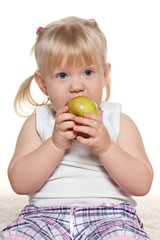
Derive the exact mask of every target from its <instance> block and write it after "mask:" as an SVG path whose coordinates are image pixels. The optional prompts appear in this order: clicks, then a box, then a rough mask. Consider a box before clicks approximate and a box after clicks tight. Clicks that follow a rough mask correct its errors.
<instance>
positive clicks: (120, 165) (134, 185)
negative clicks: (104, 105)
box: [100, 114, 153, 196]
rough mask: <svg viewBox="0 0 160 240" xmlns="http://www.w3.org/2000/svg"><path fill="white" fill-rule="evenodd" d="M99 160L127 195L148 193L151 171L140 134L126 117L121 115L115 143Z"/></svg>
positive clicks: (151, 177)
mask: <svg viewBox="0 0 160 240" xmlns="http://www.w3.org/2000/svg"><path fill="white" fill-rule="evenodd" d="M100 160H101V162H102V164H103V165H104V167H105V169H106V170H107V171H108V173H109V174H110V175H111V176H112V178H113V179H114V181H115V182H116V183H117V184H118V185H119V186H120V187H121V188H122V189H124V190H125V191H126V192H128V193H129V194H131V195H135V196H143V195H145V194H147V193H148V192H149V190H150V188H151V184H152V180H153V169H152V166H151V164H150V162H149V159H148V157H147V155H146V152H145V149H144V145H143V142H142V138H141V136H140V133H139V131H138V129H137V127H136V125H135V123H134V122H133V121H132V120H131V119H130V118H129V117H128V116H127V115H125V114H121V126H120V135H119V138H118V141H117V143H113V142H112V143H111V145H110V148H109V149H108V151H106V152H105V153H104V154H102V155H100Z"/></svg>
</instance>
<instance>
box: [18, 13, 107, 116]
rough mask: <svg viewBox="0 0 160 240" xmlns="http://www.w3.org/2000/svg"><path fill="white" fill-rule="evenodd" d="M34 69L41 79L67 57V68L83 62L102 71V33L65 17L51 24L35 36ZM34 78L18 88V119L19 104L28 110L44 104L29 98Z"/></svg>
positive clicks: (104, 50)
mask: <svg viewBox="0 0 160 240" xmlns="http://www.w3.org/2000/svg"><path fill="white" fill-rule="evenodd" d="M32 53H34V55H35V59H36V62H37V66H38V69H39V71H40V72H41V75H42V77H43V78H44V79H45V76H46V75H47V74H48V73H50V72H51V71H52V70H53V69H54V68H55V67H56V66H57V65H59V64H60V63H61V62H62V60H63V57H64V55H65V54H66V53H67V55H68V59H67V64H69V65H70V64H72V63H73V62H74V61H76V63H81V62H82V61H83V60H85V61H86V62H88V63H95V62H96V63H97V64H101V66H102V67H103V69H104V70H105V68H106V62H107V42H106V38H105V36H104V34H103V32H102V31H101V30H100V28H99V26H98V24H97V23H96V21H93V20H85V19H81V18H77V17H67V18H64V19H61V20H59V21H55V22H52V23H50V24H49V25H47V26H46V27H44V28H42V29H41V30H40V31H39V33H38V34H37V39H36V42H35V44H34V46H33V48H32ZM33 79H34V75H33V76H31V77H29V78H27V79H26V80H25V81H24V82H23V83H22V84H21V86H20V88H19V90H18V92H17V95H16V97H15V101H14V108H15V111H16V113H17V114H19V115H21V114H20V113H21V112H24V111H23V103H25V104H27V103H29V104H31V105H32V106H41V105H44V104H46V103H47V100H44V101H43V102H42V103H40V104H39V103H37V102H36V101H35V100H34V99H33V97H32V95H31V83H32V80H33ZM110 84H111V82H110V78H109V79H108V84H107V86H106V93H107V97H106V100H108V99H109V97H110Z"/></svg>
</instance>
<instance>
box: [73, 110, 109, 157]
mask: <svg viewBox="0 0 160 240" xmlns="http://www.w3.org/2000/svg"><path fill="white" fill-rule="evenodd" d="M102 114H103V111H102V110H100V111H99V115H95V114H92V113H85V114H84V117H75V119H74V121H75V122H76V123H78V125H76V126H74V127H73V130H74V131H75V132H79V133H82V134H87V135H88V136H89V137H88V138H85V137H82V136H77V140H78V141H79V142H80V143H82V144H84V145H87V146H89V147H90V148H91V151H92V152H93V153H95V154H97V155H101V154H103V153H105V152H106V151H108V149H109V147H110V144H111V139H110V135H109V133H108V131H107V129H106V127H105V126H104V124H103V121H102ZM79 124H80V125H79Z"/></svg>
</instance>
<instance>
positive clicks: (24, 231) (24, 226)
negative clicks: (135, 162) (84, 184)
mask: <svg viewBox="0 0 160 240" xmlns="http://www.w3.org/2000/svg"><path fill="white" fill-rule="evenodd" d="M0 239H6V240H7V239H8V240H9V239H10V240H11V239H13V240H16V239H17V240H18V239H19V240H21V239H28V240H33V239H34V240H40V239H45V240H51V239H56V240H72V239H75V240H80V239H81V240H84V239H87V240H101V239H102V240H105V239H112V240H115V239H126V240H130V239H139V240H149V237H148V235H147V234H146V233H145V232H144V229H143V224H142V222H141V221H140V220H139V218H138V216H137V215H136V210H135V209H134V208H133V207H132V206H131V205H130V204H128V203H122V204H119V205H112V204H102V205H100V206H96V207H95V206H93V207H79V206H72V207H65V206H63V207H62V206H61V207H36V206H35V205H27V206H26V207H24V209H22V210H21V213H20V215H19V217H18V218H17V219H16V220H15V221H14V222H12V223H11V224H10V225H9V226H8V227H7V228H5V229H4V230H3V231H2V232H1V233H0Z"/></svg>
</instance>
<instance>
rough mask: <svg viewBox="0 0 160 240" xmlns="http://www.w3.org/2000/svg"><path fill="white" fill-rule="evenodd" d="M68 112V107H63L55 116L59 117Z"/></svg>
mask: <svg viewBox="0 0 160 240" xmlns="http://www.w3.org/2000/svg"><path fill="white" fill-rule="evenodd" d="M68 110H69V107H68V106H64V107H63V108H60V109H59V110H58V111H57V113H56V116H59V115H60V114H62V113H66V112H68Z"/></svg>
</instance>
